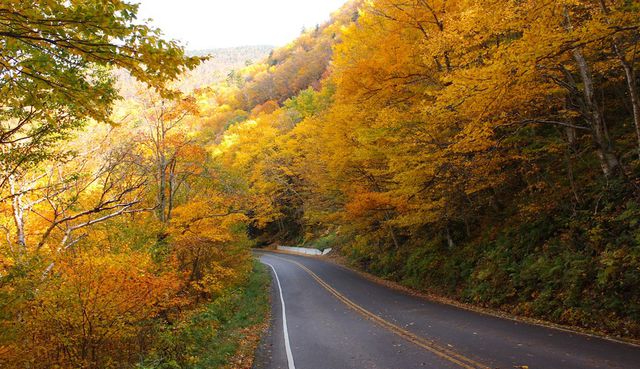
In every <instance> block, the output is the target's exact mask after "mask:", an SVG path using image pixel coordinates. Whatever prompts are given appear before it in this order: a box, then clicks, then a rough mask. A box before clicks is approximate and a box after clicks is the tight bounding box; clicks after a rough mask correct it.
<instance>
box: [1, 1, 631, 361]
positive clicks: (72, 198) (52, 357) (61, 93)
mask: <svg viewBox="0 0 640 369" xmlns="http://www.w3.org/2000/svg"><path fill="white" fill-rule="evenodd" d="M136 12H137V6H136V5H131V4H129V3H128V2H127V1H122V0H109V1H106V0H88V1H78V2H76V1H71V2H68V1H44V0H35V1H34V2H30V3H29V4H26V3H24V2H21V1H13V0H9V1H4V2H2V3H1V4H0V45H2V48H1V49H0V92H1V94H2V96H3V97H4V98H3V99H2V101H1V102H0V149H1V150H0V210H1V211H0V235H1V236H2V237H1V241H0V367H3V368H5V367H6V368H131V367H137V368H145V369H146V368H149V369H151V368H201V367H215V368H250V367H251V352H252V350H253V349H254V348H255V345H256V340H257V337H255V336H256V333H255V332H258V331H259V328H260V327H262V326H263V325H264V322H265V317H266V315H267V313H268V312H267V310H268V299H269V297H268V292H267V291H268V277H267V275H266V272H265V271H264V269H263V268H261V267H260V266H258V265H256V264H255V263H254V262H253V261H252V257H251V248H252V247H256V246H257V247H266V246H270V245H272V244H288V245H304V246H307V247H317V248H325V247H333V248H334V249H335V250H336V251H337V252H338V253H340V254H341V255H343V256H344V257H345V258H346V259H347V260H348V261H349V262H350V263H352V265H354V266H356V267H358V268H360V269H362V270H365V271H368V272H370V273H373V274H376V275H378V276H382V277H384V278H387V279H389V280H393V281H396V282H399V283H402V284H404V285H406V286H409V287H412V288H415V289H418V290H423V291H428V292H430V293H433V294H438V295H441V296H446V297H448V298H452V299H456V300H459V301H462V302H466V303H470V304H474V305H480V306H485V307H491V308H495V309H502V310H504V311H508V312H510V313H513V314H517V315H521V316H528V317H534V318H542V319H544V320H548V321H553V322H556V323H561V324H566V325H573V326H579V327H583V328H586V329H588V330H593V331H597V332H605V333H610V334H614V335H618V336H625V337H635V338H638V337H640V229H639V227H640V223H639V221H640V188H639V186H640V96H639V94H640V93H639V92H638V83H639V78H638V73H637V69H636V67H638V66H639V62H638V46H639V45H638V42H639V41H640V34H639V28H640V17H638V15H639V14H640V2H638V1H635V0H634V1H632V0H561V1H553V2H540V1H536V0H517V1H516V0H508V1H504V0H501V1H498V0H486V1H468V0H417V1H399V0H372V1H364V0H352V1H349V2H347V3H346V4H345V5H344V6H343V7H342V8H341V9H339V10H337V11H336V12H335V13H334V14H333V15H332V16H331V19H330V20H329V21H327V22H326V23H324V24H319V25H318V26H317V27H314V28H311V29H306V30H304V31H303V32H302V33H301V35H300V37H299V38H297V39H296V40H293V41H292V42H291V43H290V44H288V45H286V46H284V47H281V48H276V49H273V50H271V48H269V47H244V48H238V49H234V50H226V51H220V50H216V51H214V52H213V59H209V60H205V58H202V57H201V56H202V55H203V54H209V52H208V51H207V52H203V53H196V54H193V55H191V56H189V54H188V53H186V52H185V51H184V50H183V49H182V48H181V47H180V45H179V44H178V43H176V42H171V41H166V40H163V39H162V38H161V32H160V31H159V30H157V29H154V28H151V27H150V26H149V25H147V24H144V23H140V22H139V21H138V20H137V19H136Z"/></svg>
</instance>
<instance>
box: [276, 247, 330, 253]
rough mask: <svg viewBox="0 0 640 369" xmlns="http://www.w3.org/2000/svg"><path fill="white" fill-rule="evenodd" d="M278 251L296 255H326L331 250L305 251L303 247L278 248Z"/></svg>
mask: <svg viewBox="0 0 640 369" xmlns="http://www.w3.org/2000/svg"><path fill="white" fill-rule="evenodd" d="M278 250H280V251H287V252H293V253H296V254H303V255H326V254H328V253H330V252H331V250H332V249H324V250H322V251H320V250H318V249H307V248H304V247H290V246H278Z"/></svg>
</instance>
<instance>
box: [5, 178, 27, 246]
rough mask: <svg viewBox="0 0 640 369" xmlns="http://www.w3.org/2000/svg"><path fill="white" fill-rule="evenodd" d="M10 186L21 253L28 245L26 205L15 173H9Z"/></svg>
mask: <svg viewBox="0 0 640 369" xmlns="http://www.w3.org/2000/svg"><path fill="white" fill-rule="evenodd" d="M9 186H10V190H11V196H13V199H12V201H11V207H12V212H13V222H14V224H15V226H16V236H17V240H18V245H19V246H20V253H24V251H25V249H26V247H27V238H26V235H25V231H24V207H23V204H22V195H21V194H20V193H19V192H20V189H18V188H17V187H16V178H15V175H13V174H11V175H9Z"/></svg>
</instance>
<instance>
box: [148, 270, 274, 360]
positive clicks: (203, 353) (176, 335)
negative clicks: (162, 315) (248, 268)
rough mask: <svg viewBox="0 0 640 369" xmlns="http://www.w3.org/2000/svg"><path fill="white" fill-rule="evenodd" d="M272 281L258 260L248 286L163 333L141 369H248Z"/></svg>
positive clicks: (266, 309)
mask: <svg viewBox="0 0 640 369" xmlns="http://www.w3.org/2000/svg"><path fill="white" fill-rule="evenodd" d="M270 281H271V279H270V277H269V273H268V271H267V269H266V268H265V267H264V265H262V264H260V263H259V262H258V261H254V265H253V271H252V273H251V275H250V276H249V278H248V279H247V281H246V283H245V284H244V285H242V286H240V287H238V288H236V289H234V290H231V291H228V292H226V293H225V294H223V295H222V296H220V297H218V298H217V299H215V300H214V301H212V302H211V303H209V304H207V305H206V306H204V307H203V309H201V310H200V311H199V312H197V313H194V314H193V315H191V316H189V317H187V318H185V319H182V320H181V321H180V322H177V323H176V324H174V325H173V326H172V327H168V328H167V329H166V330H164V331H163V332H162V333H160V335H159V338H158V340H157V341H156V342H155V344H154V345H153V346H154V347H153V349H152V350H151V352H150V354H149V355H148V356H147V358H145V360H143V363H142V364H140V365H138V368H139V369H200V368H202V369H204V368H216V369H217V368H221V369H223V368H233V369H245V368H246V369H248V368H251V366H252V364H253V358H254V352H255V349H256V347H257V345H258V343H259V341H260V334H261V332H262V331H263V328H265V325H266V324H267V316H268V314H269V309H270V303H269V285H270V283H271V282H270Z"/></svg>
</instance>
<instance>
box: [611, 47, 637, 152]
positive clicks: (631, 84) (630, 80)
mask: <svg viewBox="0 0 640 369" xmlns="http://www.w3.org/2000/svg"><path fill="white" fill-rule="evenodd" d="M613 48H614V51H615V52H616V54H617V55H618V59H619V60H620V64H622V69H624V75H625V77H626V80H627V90H628V92H629V99H630V100H631V108H632V110H633V125H634V126H635V129H636V138H637V141H638V156H639V157H640V98H639V97H638V87H637V86H636V73H635V70H634V68H633V64H632V62H631V63H630V62H629V61H628V60H627V58H626V57H625V55H624V53H623V52H622V51H621V50H620V48H619V47H618V45H616V44H615V43H614V45H613Z"/></svg>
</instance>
